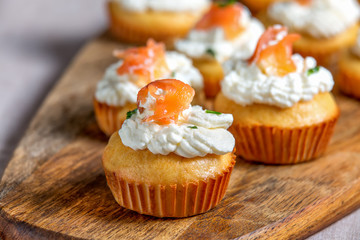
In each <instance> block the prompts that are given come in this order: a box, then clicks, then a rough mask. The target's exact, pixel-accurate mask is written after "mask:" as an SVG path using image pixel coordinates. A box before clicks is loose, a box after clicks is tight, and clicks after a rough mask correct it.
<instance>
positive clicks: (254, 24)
mask: <svg viewBox="0 0 360 240" xmlns="http://www.w3.org/2000/svg"><path fill="white" fill-rule="evenodd" d="M237 25H238V26H241V28H242V31H239V33H238V34H237V35H235V36H233V37H232V38H229V37H228V36H227V33H226V29H225V28H224V27H222V26H220V25H218V24H216V23H214V25H213V26H212V27H210V28H209V27H208V28H205V29H199V28H194V29H192V30H191V31H190V32H189V34H188V36H187V37H186V38H185V39H181V40H178V41H176V42H175V48H176V50H177V51H179V52H182V53H184V54H186V55H187V56H189V57H191V58H215V59H216V60H217V61H220V62H223V61H225V60H226V59H228V58H229V57H230V56H232V55H233V54H235V53H236V54H237V55H238V56H239V57H242V58H248V57H249V56H251V54H252V53H253V51H254V49H255V47H256V43H257V40H258V39H259V37H260V35H261V34H262V33H263V31H264V27H263V25H262V24H261V23H260V22H259V21H258V20H257V19H255V18H251V14H250V12H249V10H248V9H247V8H245V7H244V6H242V11H241V15H240V17H239V18H238V22H237ZM231 28H232V27H231Z"/></svg>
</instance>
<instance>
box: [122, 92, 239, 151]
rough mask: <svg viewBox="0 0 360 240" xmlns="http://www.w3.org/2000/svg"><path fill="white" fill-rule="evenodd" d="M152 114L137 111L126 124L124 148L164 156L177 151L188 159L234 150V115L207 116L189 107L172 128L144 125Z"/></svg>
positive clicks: (196, 107)
mask: <svg viewBox="0 0 360 240" xmlns="http://www.w3.org/2000/svg"><path fill="white" fill-rule="evenodd" d="M148 101H149V99H148ZM149 102H151V101H149ZM149 104H151V103H149ZM149 114H151V113H149V112H147V113H145V111H144V112H143V113H141V114H140V113H139V112H137V113H136V114H134V115H132V117H131V118H129V119H127V120H126V121H125V122H124V124H123V125H122V127H121V129H120V130H119V135H120V138H121V140H122V142H123V144H124V145H125V146H128V147H130V148H132V149H134V150H144V149H148V150H149V151H151V152H152V153H154V154H162V155H167V154H169V153H171V152H174V153H175V154H177V155H180V156H183V157H186V158H193V157H197V156H205V155H207V154H218V155H223V154H226V153H229V152H232V151H233V149H234V146H235V139H234V137H233V136H232V134H231V133H230V132H229V131H227V130H226V129H227V128H228V127H229V126H230V125H231V124H232V121H233V117H232V115H231V114H219V115H217V114H212V113H206V112H205V111H204V110H203V109H202V108H201V107H200V106H193V107H191V106H190V107H189V108H188V109H186V110H185V111H183V113H182V119H180V120H179V122H178V124H169V125H158V124H156V123H153V122H144V121H143V118H144V117H146V116H148V115H149Z"/></svg>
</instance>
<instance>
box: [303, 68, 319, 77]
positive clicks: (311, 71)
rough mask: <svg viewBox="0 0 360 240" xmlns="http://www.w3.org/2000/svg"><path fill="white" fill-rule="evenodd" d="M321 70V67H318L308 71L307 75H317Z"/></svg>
mask: <svg viewBox="0 0 360 240" xmlns="http://www.w3.org/2000/svg"><path fill="white" fill-rule="evenodd" d="M319 70H320V67H319V66H316V67H314V68H311V69H309V70H307V73H306V74H307V75H308V76H310V75H311V74H314V73H317V72H318V71H319Z"/></svg>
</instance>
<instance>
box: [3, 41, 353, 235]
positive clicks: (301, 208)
mask: <svg viewBox="0 0 360 240" xmlns="http://www.w3.org/2000/svg"><path fill="white" fill-rule="evenodd" d="M119 47H123V46H121V45H120V44H117V43H114V42H112V41H110V40H109V39H108V38H107V37H106V36H102V37H100V38H98V39H96V40H94V41H92V42H91V43H89V44H88V45H87V46H86V47H84V48H83V49H82V51H81V52H80V53H79V54H78V57H77V58H76V59H75V60H74V62H73V63H72V64H71V66H70V67H69V69H68V71H67V72H66V73H65V75H64V76H63V78H62V79H61V80H60V81H59V82H58V84H57V85H56V87H55V88H54V89H53V90H52V91H51V92H50V94H49V96H48V97H47V99H46V100H45V102H44V103H43V105H42V107H41V108H40V110H39V111H38V113H37V115H36V116H35V118H34V119H33V121H32V122H31V124H30V127H29V129H28V130H27V132H26V134H25V136H24V137H23V139H22V141H21V142H20V144H19V146H18V148H17V149H16V151H15V153H14V156H13V158H12V160H11V161H10V163H9V165H8V167H7V168H6V170H5V173H4V176H3V178H2V182H1V185H0V189H1V193H0V236H1V238H2V239H169V238H171V239H219V238H227V239H228V238H239V239H302V238H304V237H306V236H309V235H311V234H312V233H314V232H316V231H319V230H320V229H322V228H324V227H326V226H328V225H329V224H330V223H332V222H334V221H336V220H337V219H340V218H341V217H343V216H345V215H346V214H348V213H349V212H351V211H353V210H355V209H357V208H358V207H359V206H360V195H359V194H358V193H359V192H360V103H359V102H358V101H356V100H353V99H350V98H347V97H345V96H343V95H341V94H338V93H335V94H336V100H337V101H338V103H339V106H340V109H341V117H340V119H339V122H338V124H337V127H336V129H335V134H334V136H333V138H332V141H331V143H330V146H329V147H328V150H327V151H326V154H325V155H324V156H323V157H321V158H320V159H318V160H316V161H311V162H307V163H303V164H299V165H293V166H266V165H262V164H253V163H249V162H246V161H243V160H241V159H237V163H236V165H235V168H234V171H233V175H232V176H231V180H230V184H229V188H228V190H227V193H226V195H225V198H224V199H223V201H221V203H220V204H219V205H218V206H217V207H216V208H214V209H213V210H211V211H209V212H207V213H205V214H201V215H198V216H194V217H189V218H183V219H159V218H155V217H149V216H144V215H140V214H138V213H135V212H132V211H130V210H126V209H124V208H121V207H120V206H119V205H118V204H117V203H116V202H115V200H114V199H113V197H112V195H111V192H110V190H109V189H108V187H107V185H106V179H105V176H104V173H103V170H102V167H101V155H102V151H103V149H104V147H105V145H106V141H107V139H106V137H105V136H104V135H103V134H102V133H101V132H100V130H99V129H98V127H97V125H96V123H95V119H94V113H93V108H92V98H93V93H94V90H95V86H96V83H97V81H98V80H99V79H100V78H101V77H102V75H103V72H104V70H105V68H106V67H107V66H108V65H109V64H111V63H113V62H115V61H116V59H114V58H112V55H111V53H112V50H113V49H114V48H119ZM335 92H336V91H335ZM14 110H16V107H14Z"/></svg>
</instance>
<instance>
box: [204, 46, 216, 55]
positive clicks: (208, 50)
mask: <svg viewBox="0 0 360 240" xmlns="http://www.w3.org/2000/svg"><path fill="white" fill-rule="evenodd" d="M206 53H207V54H209V55H210V56H212V57H215V56H216V53H215V51H214V50H213V49H211V48H208V49H206Z"/></svg>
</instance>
